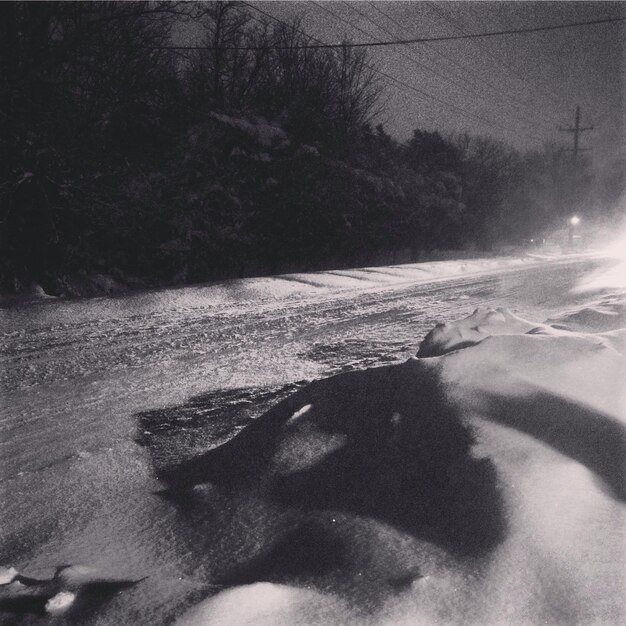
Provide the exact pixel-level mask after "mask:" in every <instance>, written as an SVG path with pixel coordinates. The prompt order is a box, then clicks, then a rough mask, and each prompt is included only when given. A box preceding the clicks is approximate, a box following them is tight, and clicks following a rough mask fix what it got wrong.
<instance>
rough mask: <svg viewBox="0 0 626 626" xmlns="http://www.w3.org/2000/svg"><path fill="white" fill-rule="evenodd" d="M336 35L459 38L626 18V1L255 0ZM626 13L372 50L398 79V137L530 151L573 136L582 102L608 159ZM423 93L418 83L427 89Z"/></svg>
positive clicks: (614, 136)
mask: <svg viewBox="0 0 626 626" xmlns="http://www.w3.org/2000/svg"><path fill="white" fill-rule="evenodd" d="M249 4H252V5H256V6H257V7H258V8H260V9H262V10H263V11H265V12H267V13H269V14H271V15H273V16H275V17H276V18H279V19H281V20H289V19H291V18H294V17H297V16H299V17H300V18H301V19H302V24H303V27H304V29H305V30H306V31H307V32H309V33H310V34H311V35H313V36H315V37H317V38H318V39H320V40H322V41H324V42H327V43H337V42H340V41H342V40H344V39H350V40H352V41H354V42H367V41H376V40H389V39H394V38H402V39H406V38H411V37H427V36H439V35H459V34H462V33H464V32H465V33H478V32H486V31H497V30H503V29H512V28H524V27H532V26H537V25H551V24H560V23H566V22H578V21H586V20H595V19H601V18H606V17H618V16H626V2H563V1H560V2H553V1H542V2H529V1H524V2H522V1H519V0H518V1H515V2H504V1H500V2H475V1H463V2H456V1H450V2H424V1H415V0H414V1H407V2H395V1H383V0H378V1H375V2H364V1H354V2H334V1H333V2H312V1H304V0H300V1H295V0H291V1H273V2H250V3H249ZM625 30H626V27H625V26H624V23H623V22H620V23H612V24H602V25H595V26H586V27H577V28H571V29H566V30H560V31H547V32H540V33H532V34H520V35H507V36H501V37H493V38H487V39H475V40H460V41H451V42H440V43H428V44H426V43H420V44H413V45H403V46H394V47H387V48H369V49H368V50H369V54H370V58H371V60H372V62H373V63H374V64H375V65H376V67H378V68H380V70H382V71H383V72H385V73H386V74H388V75H389V76H393V77H395V78H396V79H398V80H399V81H401V82H403V83H406V85H409V86H408V87H407V86H406V85H402V86H401V85H399V84H398V83H397V82H394V81H393V80H392V79H391V78H388V77H386V76H384V75H379V78H380V80H381V81H382V82H383V83H385V84H386V85H387V87H386V93H387V95H388V105H387V107H386V113H385V115H384V116H383V119H382V120H381V121H383V122H384V125H385V127H386V129H387V130H388V131H389V132H390V133H391V134H393V135H394V136H395V137H397V138H398V139H407V138H408V137H409V136H410V135H411V133H412V130H413V129H414V128H416V127H419V128H423V129H428V130H434V129H437V130H440V131H442V132H463V131H468V132H471V133H478V134H489V135H491V136H494V137H497V138H499V139H504V140H506V141H507V142H508V143H511V144H513V145H515V146H517V147H520V148H534V147H539V146H541V145H542V144H544V143H545V142H556V143H564V144H566V145H568V146H569V145H571V141H572V137H571V134H570V133H564V132H559V131H558V130H557V128H558V127H559V126H560V125H561V126H572V125H573V121H574V110H575V107H576V105H580V107H581V110H582V123H583V125H584V126H591V125H593V126H595V128H596V130H594V131H592V132H585V133H584V134H583V137H582V140H581V145H583V146H586V147H590V148H592V149H593V151H594V156H595V160H596V162H598V161H603V160H605V159H606V158H612V157H615V156H616V155H619V154H621V155H624V153H625V152H626V150H625V145H624V141H625V137H624V129H625V127H626V121H625V115H626V114H625V101H626V98H625V93H624V91H625V88H626V80H625V76H624V73H625V67H626V45H625V40H626V37H625ZM416 90H417V91H416Z"/></svg>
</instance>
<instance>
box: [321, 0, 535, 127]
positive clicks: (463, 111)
mask: <svg viewBox="0 0 626 626" xmlns="http://www.w3.org/2000/svg"><path fill="white" fill-rule="evenodd" d="M311 3H312V4H313V5H315V6H317V7H319V8H320V9H322V10H323V11H325V12H327V13H329V14H330V15H332V16H333V17H335V18H336V19H339V20H340V21H343V22H345V23H347V24H348V25H350V26H352V27H354V28H356V29H357V30H359V31H360V32H362V33H364V34H365V35H367V36H369V37H371V36H372V35H370V34H369V33H367V32H366V31H364V30H363V29H361V28H359V27H358V26H354V24H352V23H351V22H349V21H348V20H345V19H344V18H342V17H341V16H340V15H339V14H337V13H335V12H334V11H333V10H332V9H330V8H328V6H326V4H321V3H318V2H316V1H315V0H313V1H312V2H311ZM376 71H378V72H379V73H381V74H383V75H385V76H387V77H389V78H391V79H392V80H393V81H394V82H397V83H401V84H404V85H405V86H407V87H408V88H409V89H411V90H412V91H414V92H415V93H418V94H419V95H422V96H424V97H426V98H428V99H430V100H433V101H434V102H437V103H439V104H442V105H443V106H446V107H448V108H451V109H453V110H455V111H458V112H459V113H460V114H461V115H463V116H464V117H472V118H474V119H476V120H479V121H481V122H484V123H486V124H488V125H489V126H496V127H498V128H500V129H501V130H505V131H507V132H513V133H515V134H516V135H519V131H518V129H514V128H511V127H510V126H504V125H502V124H500V123H499V122H497V121H494V120H492V119H488V118H485V117H483V116H481V115H478V114H476V113H472V112H471V111H468V110H466V109H464V108H463V107H461V106H459V105H457V104H453V103H451V102H448V101H446V100H443V99H441V98H439V97H437V96H434V95H433V94H431V93H429V92H426V91H424V90H422V89H419V88H417V87H415V86H413V85H410V84H408V83H406V82H404V81H402V80H401V79H398V78H397V77H395V76H392V75H391V74H387V73H385V72H383V71H382V70H378V69H377V68H376ZM534 134H535V136H537V137H539V135H538V134H537V133H534Z"/></svg>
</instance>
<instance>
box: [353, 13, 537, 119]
mask: <svg viewBox="0 0 626 626" xmlns="http://www.w3.org/2000/svg"><path fill="white" fill-rule="evenodd" d="M343 4H345V5H346V6H348V7H349V8H350V9H351V10H353V11H355V12H356V13H358V14H359V15H360V16H361V17H363V18H365V19H366V20H368V21H369V22H370V23H371V24H373V25H374V26H375V27H377V28H379V29H380V30H382V31H383V32H385V33H387V34H388V35H391V36H392V37H393V36H395V35H394V34H393V33H392V32H391V31H389V30H388V29H387V28H385V27H384V26H382V25H381V24H379V23H378V22H377V21H375V20H373V19H372V18H371V17H370V16H368V15H367V14H366V13H363V12H362V11H360V10H359V9H358V8H356V7H355V6H354V3H348V2H343ZM400 54H402V56H403V57H404V58H406V59H408V60H409V61H411V62H412V63H414V64H416V65H417V66H418V67H422V68H424V69H425V70H426V71H428V72H430V73H432V74H434V75H435V76H438V77H439V78H442V79H443V80H445V81H446V82H449V83H451V84H453V85H455V86H458V87H460V88H461V89H464V90H466V91H468V92H471V93H473V94H475V95H478V97H479V98H480V99H482V100H487V98H486V97H485V96H484V95H482V94H480V93H479V92H478V91H476V89H474V88H472V87H471V86H470V85H469V84H468V82H467V81H462V82H461V81H458V80H452V79H451V78H450V77H448V76H446V75H444V74H441V73H440V72H438V71H436V70H435V69H433V68H432V67H430V66H429V65H426V64H425V63H422V62H421V61H419V60H418V59H417V58H416V57H413V56H408V55H406V54H403V53H400ZM512 108H515V109H517V110H518V111H519V113H520V114H521V117H512V118H511V119H515V120H516V121H519V122H521V123H522V124H525V125H526V126H528V127H531V128H533V129H540V127H539V126H538V124H537V121H536V120H531V119H529V118H528V117H526V115H525V112H524V111H523V110H521V109H520V108H519V107H516V106H513V107H512ZM540 130H541V129H540Z"/></svg>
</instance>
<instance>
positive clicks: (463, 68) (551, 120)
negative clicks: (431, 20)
mask: <svg viewBox="0 0 626 626" xmlns="http://www.w3.org/2000/svg"><path fill="white" fill-rule="evenodd" d="M368 4H369V5H370V6H371V7H372V8H373V9H374V10H375V11H377V12H378V13H379V14H380V15H382V16H383V17H385V18H387V19H388V20H389V21H390V22H392V23H393V24H395V25H396V26H397V27H398V28H399V29H400V30H404V31H406V27H405V26H404V25H403V24H401V23H400V22H398V20H396V19H395V18H394V17H392V16H391V15H389V14H388V13H385V11H383V10H382V9H381V8H380V7H379V6H377V4H380V3H376V2H368ZM425 46H426V47H428V48H429V49H431V48H432V46H431V45H429V44H425ZM432 50H433V52H434V53H435V54H437V55H438V56H441V57H443V58H444V59H446V60H447V61H449V62H450V63H451V64H452V65H454V66H455V67H457V68H459V69H460V70H461V71H462V72H464V73H466V74H467V73H468V72H469V73H470V74H471V75H472V76H473V78H474V79H476V80H478V81H480V82H481V83H484V84H485V85H487V86H488V87H489V88H491V89H493V91H494V92H496V93H498V94H500V96H501V97H502V98H506V99H507V100H509V101H510V102H511V104H509V106H510V107H512V108H514V109H517V110H519V111H520V113H522V114H523V115H526V114H527V112H526V111H524V110H523V109H522V108H521V106H520V105H519V104H518V102H517V100H516V99H515V98H514V97H513V96H510V95H509V94H507V93H504V92H503V91H501V90H500V89H499V88H498V87H496V86H495V85H494V84H493V83H492V82H490V81H488V80H486V79H485V78H483V77H482V76H480V75H479V74H477V73H476V72H475V71H473V70H471V69H470V68H468V67H467V66H466V65H463V64H462V63H459V62H458V61H456V60H455V59H453V58H452V57H451V56H449V55H447V54H445V53H444V52H441V50H436V49H435V48H432ZM465 82H466V83H468V81H465ZM474 91H475V90H474ZM475 93H478V92H476V91H475ZM530 114H531V115H536V114H535V112H534V111H532V112H530ZM542 118H543V119H544V120H545V122H546V123H548V124H550V125H551V124H553V123H554V121H555V119H554V118H548V117H546V116H545V115H544V114H542Z"/></svg>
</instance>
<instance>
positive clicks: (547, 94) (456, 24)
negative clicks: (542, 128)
mask: <svg viewBox="0 0 626 626" xmlns="http://www.w3.org/2000/svg"><path fill="white" fill-rule="evenodd" d="M427 6H428V8H429V9H432V10H433V11H435V12H436V13H438V14H439V15H440V16H441V17H443V19H444V20H446V21H447V22H448V23H449V24H452V27H453V28H454V29H455V30H457V31H458V32H460V33H462V34H463V35H467V34H468V33H467V31H466V30H465V29H464V26H465V24H464V22H463V21H462V20H460V19H457V18H454V17H452V16H451V15H449V14H448V12H447V11H446V10H445V9H444V8H443V7H440V6H438V5H437V3H435V2H429V3H428V5H427ZM606 19H616V20H617V21H623V20H624V19H626V18H623V17H619V18H606ZM478 49H479V50H484V48H482V47H479V48H478ZM487 55H488V56H489V57H491V58H492V59H493V60H494V61H495V62H496V63H497V64H498V65H499V66H500V67H502V68H504V69H505V70H506V71H507V72H508V73H509V74H511V75H513V76H515V77H516V78H517V79H518V80H520V81H522V82H523V83H524V84H525V85H527V86H528V87H530V88H531V89H533V90H534V91H535V92H536V93H537V94H539V95H541V96H543V97H544V98H546V99H548V100H551V101H552V105H553V106H554V104H558V105H559V106H560V105H561V104H564V103H565V101H564V100H563V98H562V97H560V96H558V95H557V94H555V93H554V92H553V91H552V90H550V89H548V88H546V89H545V90H544V89H540V88H539V87H538V86H537V85H533V84H531V83H529V82H528V81H527V80H526V78H524V76H521V75H520V74H519V73H518V72H516V71H515V70H514V69H513V68H511V66H510V65H508V64H506V63H503V62H502V61H501V60H500V59H499V58H497V57H496V56H494V55H493V54H491V53H490V52H487ZM559 101H560V102H559Z"/></svg>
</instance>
